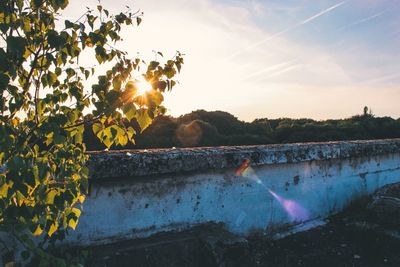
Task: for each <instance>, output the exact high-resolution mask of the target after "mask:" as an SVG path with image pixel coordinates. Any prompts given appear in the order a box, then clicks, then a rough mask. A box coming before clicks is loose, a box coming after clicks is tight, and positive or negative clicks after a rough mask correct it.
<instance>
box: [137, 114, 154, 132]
mask: <svg viewBox="0 0 400 267" xmlns="http://www.w3.org/2000/svg"><path fill="white" fill-rule="evenodd" d="M136 120H137V122H138V124H139V126H140V132H143V131H144V130H145V129H146V128H147V127H148V126H149V125H150V124H151V122H152V119H151V118H150V116H149V114H148V112H147V110H146V109H140V110H138V112H137V115H136Z"/></svg>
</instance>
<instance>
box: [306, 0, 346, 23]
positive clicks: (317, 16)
mask: <svg viewBox="0 0 400 267" xmlns="http://www.w3.org/2000/svg"><path fill="white" fill-rule="evenodd" d="M345 2H346V1H343V2H340V3H339V4H336V5H334V6H331V7H329V8H327V9H325V10H323V11H321V12H319V13H318V14H316V15H314V16H312V17H309V18H308V19H306V20H303V21H302V22H300V24H306V23H308V22H310V21H313V20H314V19H316V18H319V17H321V16H322V15H324V14H326V13H328V12H330V11H332V10H334V9H336V8H338V7H340V6H341V5H343V4H344V3H345Z"/></svg>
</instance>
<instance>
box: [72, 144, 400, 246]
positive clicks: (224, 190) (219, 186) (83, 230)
mask: <svg viewBox="0 0 400 267" xmlns="http://www.w3.org/2000/svg"><path fill="white" fill-rule="evenodd" d="M243 163H245V164H243ZM246 163H247V164H246ZM243 165H245V166H243ZM246 165H247V166H246ZM241 166H242V167H241ZM240 167H241V168H240ZM89 168H90V170H91V179H90V193H89V196H88V198H87V200H86V202H85V205H84V211H83V213H82V216H81V219H80V223H79V225H78V227H77V230H76V231H75V232H73V233H72V235H70V236H69V237H68V242H71V243H75V242H77V243H79V244H86V245H88V244H100V243H107V242H114V241H117V240H124V239H130V238H142V237H148V236H150V235H152V234H154V233H157V232H160V231H177V230H182V229H186V228H189V227H191V226H193V225H197V224H204V223H208V222H216V223H222V224H224V225H225V226H226V228H227V229H228V230H230V231H232V232H233V233H235V234H238V235H243V236H246V235H248V234H250V233H252V232H255V231H256V232H261V233H272V234H280V233H283V232H284V231H286V230H288V229H289V228H290V227H292V226H294V227H295V226H296V225H297V226H298V225H304V222H308V223H311V224H312V223H313V222H318V220H320V219H323V218H326V217H327V216H329V215H332V214H334V213H337V212H339V211H341V210H342V209H343V208H344V207H346V205H348V204H349V203H351V202H352V201H353V200H355V199H357V198H359V197H361V196H364V195H367V194H370V193H372V192H373V191H375V190H376V189H377V188H379V187H381V186H383V185H385V184H388V183H394V182H400V140H399V139H394V140H376V141H355V142H330V143H308V144H289V145H271V146H249V147H221V148H195V149H163V150H148V151H147V150H141V151H118V152H94V153H92V155H91V160H90V163H89Z"/></svg>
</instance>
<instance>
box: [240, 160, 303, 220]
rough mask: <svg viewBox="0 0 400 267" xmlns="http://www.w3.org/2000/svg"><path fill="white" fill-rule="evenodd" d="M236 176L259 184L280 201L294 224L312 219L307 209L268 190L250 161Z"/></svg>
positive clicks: (247, 161)
mask: <svg viewBox="0 0 400 267" xmlns="http://www.w3.org/2000/svg"><path fill="white" fill-rule="evenodd" d="M235 174H236V176H241V177H244V178H247V179H250V180H253V181H254V182H256V183H257V184H259V185H261V186H263V187H264V188H265V189H266V190H267V192H268V193H270V194H271V196H272V197H273V198H274V199H275V200H276V201H278V203H279V204H280V205H281V206H282V208H283V209H284V210H285V211H286V213H287V215H288V216H289V218H290V220H292V221H294V222H301V221H307V220H308V219H309V218H310V213H309V212H308V210H307V209H305V208H304V207H303V206H302V205H300V204H299V203H297V202H296V201H294V200H290V199H285V198H283V197H282V196H280V195H278V194H277V193H275V192H274V191H272V190H271V189H270V188H268V187H267V186H266V185H265V184H264V183H263V182H262V181H261V179H260V178H259V177H258V176H257V174H256V173H255V171H254V170H253V168H252V167H251V166H250V160H249V159H245V160H244V161H243V163H242V165H241V166H240V167H239V168H238V169H237V170H236V172H235Z"/></svg>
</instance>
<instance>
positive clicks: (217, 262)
mask: <svg viewBox="0 0 400 267" xmlns="http://www.w3.org/2000/svg"><path fill="white" fill-rule="evenodd" d="M399 211H400V184H394V185H389V186H385V187H383V188H382V189H380V190H378V191H377V192H376V193H375V194H374V195H373V197H371V198H368V199H363V200H360V201H359V202H357V203H353V204H352V205H351V206H350V207H349V208H348V209H347V210H345V211H344V212H343V213H341V214H338V215H335V216H333V217H331V218H329V219H328V220H327V221H326V222H327V223H326V224H325V225H323V226H319V227H316V228H314V229H311V230H308V231H305V232H300V233H297V234H293V235H290V236H287V237H285V238H283V239H279V240H272V239H270V238H269V237H268V236H251V237H249V238H248V239H244V238H240V237H235V236H232V235H231V234H230V233H228V232H226V231H224V230H223V228H221V226H219V225H204V226H201V227H199V228H196V229H192V230H190V231H186V232H181V233H161V234H158V235H157V236H154V237H152V238H148V239H144V240H132V241H126V242H122V243H118V244H113V245H105V246H98V247H94V248H93V254H92V256H93V258H92V259H96V260H92V261H91V263H90V266H132V264H133V263H134V265H135V266H367V267H369V266H371V267H372V266H400V254H399V249H400V239H399V237H400V212H399Z"/></svg>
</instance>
